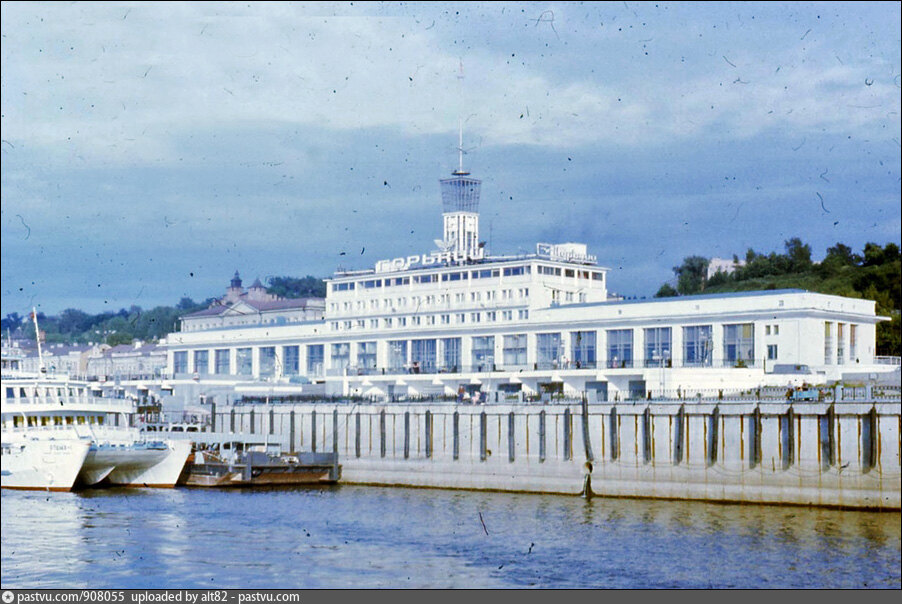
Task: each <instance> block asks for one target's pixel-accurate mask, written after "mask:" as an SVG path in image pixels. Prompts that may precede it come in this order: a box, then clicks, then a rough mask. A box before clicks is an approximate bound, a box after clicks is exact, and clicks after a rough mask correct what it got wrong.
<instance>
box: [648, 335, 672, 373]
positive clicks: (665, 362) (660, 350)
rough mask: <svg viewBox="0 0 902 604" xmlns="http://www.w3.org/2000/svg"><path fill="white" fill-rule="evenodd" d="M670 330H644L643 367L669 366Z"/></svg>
mask: <svg viewBox="0 0 902 604" xmlns="http://www.w3.org/2000/svg"><path fill="white" fill-rule="evenodd" d="M670 358H671V355H670V328H669V327H650V328H648V329H646V330H645V366H646V367H666V366H669V365H670Z"/></svg>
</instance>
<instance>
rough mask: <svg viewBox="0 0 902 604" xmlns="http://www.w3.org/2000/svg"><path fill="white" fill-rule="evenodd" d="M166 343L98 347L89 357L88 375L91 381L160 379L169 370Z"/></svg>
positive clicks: (138, 343) (86, 364)
mask: <svg viewBox="0 0 902 604" xmlns="http://www.w3.org/2000/svg"><path fill="white" fill-rule="evenodd" d="M162 344H163V343H160V344H156V343H145V342H141V341H136V342H134V343H133V344H120V345H118V346H113V347H110V346H106V345H104V346H103V347H97V348H95V349H94V351H92V353H91V354H89V355H88V358H87V361H86V363H85V366H86V370H85V375H86V376H87V377H88V378H95V377H96V378H104V379H114V378H125V379H149V378H152V377H159V376H160V374H161V373H162V372H163V371H164V370H165V369H166V350H165V348H163V346H162Z"/></svg>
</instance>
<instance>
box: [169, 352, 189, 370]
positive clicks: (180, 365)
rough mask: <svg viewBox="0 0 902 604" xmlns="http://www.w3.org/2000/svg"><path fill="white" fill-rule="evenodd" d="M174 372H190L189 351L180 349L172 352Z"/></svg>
mask: <svg viewBox="0 0 902 604" xmlns="http://www.w3.org/2000/svg"><path fill="white" fill-rule="evenodd" d="M172 372H173V373H175V374H179V373H188V351H186V350H179V351H177V352H174V353H173V354H172Z"/></svg>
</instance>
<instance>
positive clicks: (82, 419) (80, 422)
mask: <svg viewBox="0 0 902 604" xmlns="http://www.w3.org/2000/svg"><path fill="white" fill-rule="evenodd" d="M75 423H77V424H78V425H79V426H83V425H84V424H85V416H84V415H79V416H77V417H76V418H75Z"/></svg>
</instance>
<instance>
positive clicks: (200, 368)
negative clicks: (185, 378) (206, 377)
mask: <svg viewBox="0 0 902 604" xmlns="http://www.w3.org/2000/svg"><path fill="white" fill-rule="evenodd" d="M194 373H199V374H207V373H210V352H209V351H208V350H195V351H194Z"/></svg>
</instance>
